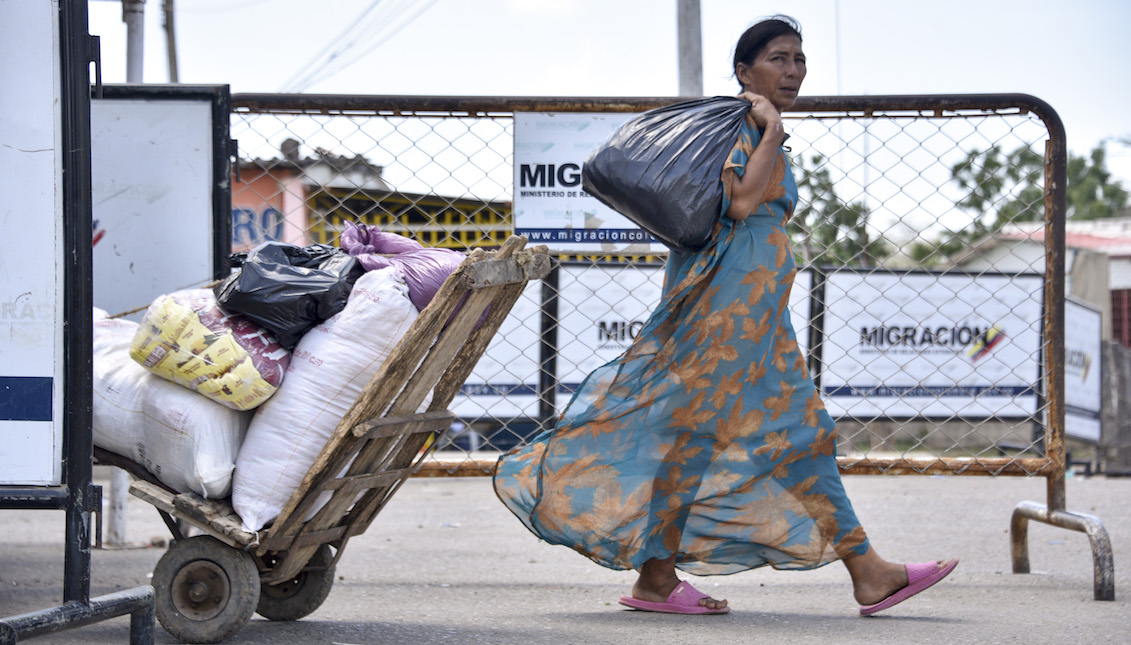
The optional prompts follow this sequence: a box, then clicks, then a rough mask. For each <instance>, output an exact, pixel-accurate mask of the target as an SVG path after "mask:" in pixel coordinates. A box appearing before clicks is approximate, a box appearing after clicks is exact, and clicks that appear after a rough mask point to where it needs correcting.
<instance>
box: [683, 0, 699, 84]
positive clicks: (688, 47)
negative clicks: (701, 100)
mask: <svg viewBox="0 0 1131 645" xmlns="http://www.w3.org/2000/svg"><path fill="white" fill-rule="evenodd" d="M676 31H677V33H678V39H677V42H676V45H677V47H678V48H679V95H680V96H703V27H702V24H701V22H700V20H699V0H676Z"/></svg>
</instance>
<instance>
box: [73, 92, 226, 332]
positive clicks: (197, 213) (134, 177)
mask: <svg viewBox="0 0 1131 645" xmlns="http://www.w3.org/2000/svg"><path fill="white" fill-rule="evenodd" d="M90 130H91V132H90V139H91V142H90V145H91V192H92V202H91V203H92V216H93V218H94V227H95V230H94V250H93V254H94V260H93V262H94V306H95V307H98V308H100V309H105V310H106V311H107V312H108V313H110V314H111V315H114V314H118V313H121V312H124V311H130V310H132V309H136V308H138V307H144V306H147V305H148V304H149V303H150V302H152V301H153V299H155V298H156V297H157V296H160V295H163V294H168V293H171V292H173V291H176V290H178V289H185V288H190V287H199V286H200V285H203V284H206V283H208V282H210V281H211V280H212V279H213V273H214V271H215V269H214V268H213V231H212V229H213V220H214V218H213V205H212V187H213V184H214V183H215V180H214V179H213V159H212V155H213V143H212V141H213V131H212V104H211V103H210V102H208V101H202V100H181V99H146V100H143V99H96V100H92V101H91V102H90ZM143 313H144V312H139V313H137V314H136V315H135V316H134V318H136V319H140V318H141V316H142V315H143Z"/></svg>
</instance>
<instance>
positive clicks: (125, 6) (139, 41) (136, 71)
mask: <svg viewBox="0 0 1131 645" xmlns="http://www.w3.org/2000/svg"><path fill="white" fill-rule="evenodd" d="M122 22H124V23H126V82H127V83H141V82H142V77H143V76H144V70H145V0H122Z"/></svg>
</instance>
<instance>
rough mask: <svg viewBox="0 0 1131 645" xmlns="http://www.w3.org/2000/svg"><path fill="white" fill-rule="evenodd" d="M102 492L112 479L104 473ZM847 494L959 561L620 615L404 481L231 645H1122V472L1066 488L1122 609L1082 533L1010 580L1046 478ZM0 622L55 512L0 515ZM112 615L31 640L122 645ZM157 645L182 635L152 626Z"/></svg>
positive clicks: (464, 508) (27, 602)
mask: <svg viewBox="0 0 1131 645" xmlns="http://www.w3.org/2000/svg"><path fill="white" fill-rule="evenodd" d="M102 483H105V481H103V482H102ZM846 487H847V488H848V492H849V495H850V496H851V498H852V499H853V501H854V504H855V505H856V510H857V514H858V515H859V516H860V519H861V521H862V522H863V523H864V525H865V527H866V528H867V530H868V532H869V535H870V537H871V539H872V542H873V545H874V546H875V547H876V548H877V549H878V550H879V551H880V553H881V554H883V555H884V556H886V557H888V558H890V559H898V560H912V561H922V560H931V559H936V558H949V557H959V558H961V560H962V562H961V564H960V565H959V567H958V569H957V570H956V571H955V572H954V573H953V574H952V575H951V576H950V578H948V579H947V580H945V581H944V582H942V583H941V584H940V585H939V586H936V587H934V588H932V589H931V590H929V591H927V592H925V593H924V594H922V595H920V596H919V597H917V598H914V599H912V600H910V601H908V602H906V603H904V604H903V605H900V606H899V607H898V608H895V609H893V610H889V611H888V612H885V614H882V615H880V616H877V617H873V618H861V617H859V616H857V613H856V606H855V605H854V603H853V602H852V596H851V587H850V585H849V579H848V574H847V573H846V572H845V570H844V567H842V566H840V565H835V564H834V565H831V566H828V567H824V568H822V569H819V570H816V571H807V572H779V571H772V570H758V571H752V572H746V573H741V574H737V575H734V576H728V577H714V578H697V579H694V580H693V582H695V583H696V584H697V585H698V586H699V587H700V588H702V589H704V590H707V591H709V592H710V593H712V594H718V595H719V596H721V597H726V598H728V599H729V600H730V603H731V606H732V607H733V611H732V612H731V613H730V614H729V615H725V616H701V617H679V616H669V615H657V614H647V613H641V612H633V611H628V610H623V609H622V608H621V607H620V606H619V605H617V604H616V598H617V596H618V595H620V594H621V593H626V592H627V591H628V589H629V587H630V586H631V583H632V579H633V575H632V574H631V573H629V572H616V571H609V570H606V569H603V568H601V567H598V566H597V565H594V564H592V563H590V562H589V561H588V560H586V559H584V558H582V557H581V556H579V555H577V554H575V553H573V552H572V551H570V550H568V549H565V548H562V547H552V546H549V545H546V544H543V543H540V542H538V541H537V540H536V539H535V538H534V537H533V536H532V535H530V534H529V533H528V532H527V531H526V529H525V528H523V527H522V525H521V524H519V522H518V521H517V520H515V519H514V518H513V517H511V516H510V515H509V513H508V512H507V511H506V510H505V509H504V508H503V506H502V505H501V504H500V503H499V502H498V501H497V500H496V499H495V497H494V494H493V492H492V490H491V488H490V485H489V481H488V480H486V479H482V478H476V479H416V480H411V481H410V482H408V483H407V484H406V485H405V486H404V488H402V489H401V491H400V492H399V493H398V494H397V496H396V497H395V498H394V499H393V501H392V502H391V503H390V504H389V506H388V507H387V509H386V510H385V511H384V512H383V513H382V515H380V516H379V517H378V518H377V520H376V521H375V522H374V524H373V525H372V526H371V527H370V529H369V531H368V532H367V533H366V534H365V535H362V536H360V537H358V538H355V539H354V540H353V541H351V542H350V544H349V547H348V548H347V549H346V552H345V554H344V555H343V558H342V561H341V562H340V564H339V566H338V580H337V581H336V583H335V586H334V589H333V591H332V592H331V594H330V597H329V598H328V599H327V601H326V602H325V603H324V604H323V605H322V607H321V608H320V609H319V610H318V611H316V612H315V613H314V614H312V615H310V616H309V617H307V618H305V619H303V620H300V621H298V622H293V623H273V622H269V621H266V620H263V619H261V618H259V617H256V618H254V619H253V620H252V621H251V622H249V623H248V624H247V625H246V626H244V627H243V629H242V630H241V631H239V632H238V633H237V634H236V635H235V636H233V637H232V638H230V639H229V640H228V641H226V642H227V643H230V644H232V645H238V644H243V643H271V644H284V643H319V644H327V645H330V644H339V645H355V644H356V645H361V644H370V643H397V644H402V643H403V644H415V643H515V644H519V643H521V644H528V643H534V644H540V643H547V644H552V645H566V644H572V643H602V644H604V643H616V644H620V643H625V644H636V643H639V644H648V645H653V644H655V643H711V644H713V645H717V644H719V643H739V642H741V643H771V642H802V643H836V644H837V645H844V644H846V643H899V644H904V643H1070V642H1092V641H1099V642H1115V643H1131V601H1129V600H1128V599H1129V598H1131V575H1129V574H1128V571H1129V570H1131V566H1129V565H1128V559H1129V558H1131V503H1129V500H1128V497H1129V495H1131V480H1129V479H1104V478H1090V479H1082V478H1073V479H1070V480H1069V482H1068V506H1069V510H1070V511H1076V512H1082V513H1088V514H1091V515H1095V516H1097V517H1099V518H1100V519H1101V520H1103V522H1104V525H1105V527H1106V528H1107V530H1108V533H1109V535H1110V536H1111V539H1112V543H1113V546H1114V553H1115V563H1116V600H1115V601H1114V602H1097V601H1094V600H1092V557H1091V550H1090V548H1089V544H1088V540H1087V538H1086V537H1085V536H1084V535H1083V534H1081V533H1075V532H1071V531H1067V530H1064V529H1058V528H1054V527H1049V526H1046V525H1042V524H1036V523H1034V524H1032V525H1031V528H1030V545H1031V546H1030V549H1031V560H1032V567H1033V571H1034V573H1033V574H1030V575H1014V574H1012V573H1011V570H1010V559H1009V534H1008V530H1009V518H1010V514H1011V513H1012V510H1013V508H1014V507H1015V506H1016V505H1017V503H1018V502H1020V501H1023V500H1033V501H1037V502H1043V501H1044V499H1045V480H1043V479H1031V480H1027V479H1014V478H1000V479H990V478H984V477H850V478H847V479H846ZM128 512H129V518H128V536H129V539H130V541H131V542H132V543H134V544H135V545H136V546H134V547H131V548H125V549H115V550H96V551H95V552H94V553H93V561H94V563H93V571H92V595H93V596H98V595H102V594H106V593H111V592H113V591H116V590H120V589H128V588H131V587H135V586H137V585H142V584H146V583H147V582H148V576H149V574H150V572H151V571H152V569H153V565H154V564H155V563H156V562H157V560H158V558H159V557H160V556H161V553H162V549H161V548H157V547H151V546H145V545H147V544H148V543H149V541H150V539H151V538H152V537H158V538H161V539H165V538H166V536H167V532H166V530H165V528H164V525H163V524H162V523H161V521H160V519H159V518H158V517H157V514H156V512H155V511H153V509H152V508H151V507H149V506H147V505H145V504H144V503H142V502H140V501H138V500H135V499H133V498H131V500H130V506H129V509H128ZM0 517H2V518H3V520H4V522H3V528H2V529H0V536H2V537H0V616H10V615H13V614H17V613H21V612H26V611H35V610H40V609H44V608H47V607H50V606H54V605H56V604H58V603H59V602H60V601H61V598H62V535H63V515H62V513H59V512H54V511H10V510H9V511H0ZM128 633H129V627H128V619H127V618H118V619H114V620H110V621H106V622H103V623H98V624H95V625H90V626H86V627H82V628H78V629H74V630H71V631H68V632H62V633H59V634H55V635H50V636H46V637H42V638H40V639H35V640H32V641H29V642H42V643H60V644H80V643H81V644H84V645H99V644H102V643H126V642H128ZM156 642H157V643H175V642H176V641H175V640H174V639H173V638H172V637H170V636H169V634H167V633H166V632H165V631H164V630H162V629H161V627H160V626H158V628H157V635H156Z"/></svg>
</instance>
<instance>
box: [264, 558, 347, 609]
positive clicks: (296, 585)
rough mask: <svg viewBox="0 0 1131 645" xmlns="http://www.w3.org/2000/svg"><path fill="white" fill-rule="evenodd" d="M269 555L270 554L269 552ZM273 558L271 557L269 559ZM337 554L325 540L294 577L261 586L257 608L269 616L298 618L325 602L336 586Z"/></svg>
mask: <svg viewBox="0 0 1131 645" xmlns="http://www.w3.org/2000/svg"><path fill="white" fill-rule="evenodd" d="M268 557H269V556H268ZM269 562H270V560H268V563H269ZM333 562H334V556H333V554H331V553H330V547H329V546H327V545H325V544H323V545H322V546H320V547H318V550H317V551H315V552H314V555H313V556H311V558H310V562H308V563H307V565H306V566H305V567H304V568H303V570H302V571H300V572H299V573H298V575H297V576H295V577H294V578H292V579H290V580H287V581H286V582H281V583H279V584H275V585H268V584H263V585H261V586H260V589H259V606H258V607H256V609H255V611H256V612H257V613H258V614H259V615H260V616H263V617H264V618H266V619H267V620H298V619H299V618H302V617H303V616H306V615H308V614H310V613H311V612H313V611H314V610H315V609H318V608H319V607H320V606H322V603H323V601H325V600H326V596H329V595H330V587H333V586H334V569H335V567H332V566H330V565H331V564H332V563H333Z"/></svg>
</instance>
